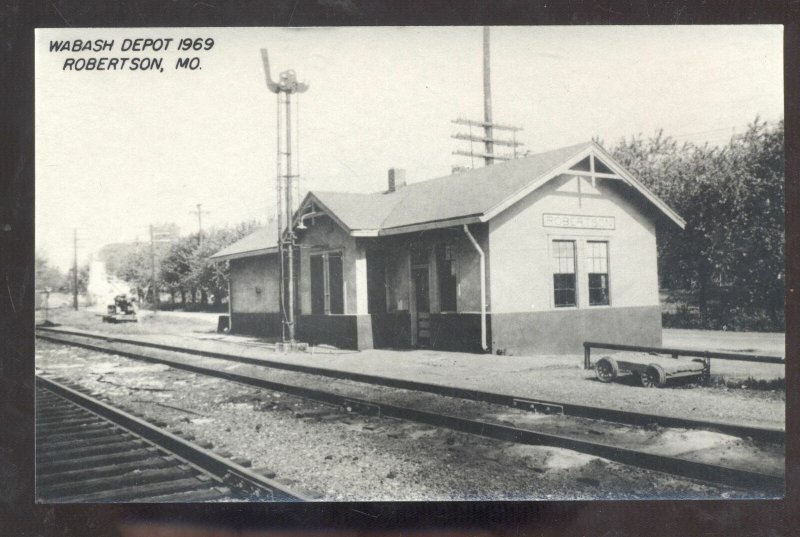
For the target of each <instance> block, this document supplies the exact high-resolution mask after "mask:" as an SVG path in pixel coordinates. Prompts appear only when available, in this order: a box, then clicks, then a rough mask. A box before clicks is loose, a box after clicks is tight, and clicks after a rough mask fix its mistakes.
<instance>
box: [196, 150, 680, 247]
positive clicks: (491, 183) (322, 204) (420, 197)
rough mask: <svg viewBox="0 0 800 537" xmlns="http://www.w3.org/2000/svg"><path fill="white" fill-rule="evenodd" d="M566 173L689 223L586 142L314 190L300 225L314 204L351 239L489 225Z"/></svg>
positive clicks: (245, 243)
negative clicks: (428, 174)
mask: <svg viewBox="0 0 800 537" xmlns="http://www.w3.org/2000/svg"><path fill="white" fill-rule="evenodd" d="M587 158H591V161H587ZM595 158H596V159H597V160H595ZM598 161H599V162H601V163H602V164H604V165H605V167H601V170H602V171H597V172H595V171H591V170H590V171H582V170H583V168H581V166H580V165H579V163H582V162H592V163H594V162H598ZM576 165H578V166H577V167H576ZM609 171H610V172H611V173H608V172H609ZM565 173H566V174H578V175H581V174H582V175H587V176H593V177H595V178H600V179H615V180H620V181H622V182H624V183H625V184H627V185H628V186H630V187H631V188H632V189H634V190H635V191H637V192H638V193H639V194H640V195H642V196H643V197H644V198H645V199H646V200H647V201H648V202H650V203H651V204H653V205H654V206H655V207H656V208H658V209H659V210H660V211H661V213H662V214H664V215H665V216H666V217H667V218H668V219H669V220H671V221H672V222H674V223H675V224H677V225H678V226H679V227H681V228H683V227H685V225H686V222H685V221H684V220H683V219H682V218H681V217H680V216H679V215H678V214H677V213H676V212H675V211H673V210H672V209H671V208H670V207H669V206H667V204H666V203H664V202H663V201H662V200H661V199H659V198H658V196H656V195H655V194H653V193H652V192H651V191H650V190H649V189H648V188H647V187H645V186H644V185H643V184H642V183H641V182H640V181H639V180H638V179H636V178H635V177H633V176H632V175H631V174H630V173H628V172H627V171H626V170H625V169H624V168H623V167H622V166H621V165H620V164H619V163H617V162H616V161H615V160H614V159H613V157H612V156H611V155H610V154H609V153H608V152H607V151H606V150H605V149H603V148H602V147H601V146H600V145H599V144H597V143H595V142H584V143H581V144H576V145H571V146H568V147H563V148H561V149H556V150H553V151H547V152H544V153H538V154H536V155H530V156H527V157H524V158H520V159H516V160H510V161H507V162H503V163H500V164H495V165H493V166H486V167H484V168H478V169H474V170H468V171H465V172H462V173H458V174H455V175H448V176H444V177H438V178H436V179H430V180H428V181H421V182H419V183H411V184H408V185H406V186H404V187H402V188H399V189H397V190H396V191H395V192H375V193H372V194H357V193H348V192H325V191H311V192H309V193H308V195H307V196H306V197H305V199H304V200H303V202H302V203H301V204H300V208H299V209H298V211H297V213H296V214H295V217H294V223H295V224H297V223H299V219H300V217H301V215H302V214H304V213H306V212H307V211H308V210H309V209H310V208H311V207H312V206H313V207H314V208H315V209H319V210H322V211H324V212H325V213H327V214H328V215H329V216H330V217H331V218H333V219H334V220H335V221H336V222H337V223H338V224H339V225H341V226H342V228H344V229H345V230H346V231H347V232H348V233H350V234H351V235H353V236H362V237H363V236H373V237H374V236H379V235H394V234H399V233H409V232H412V231H417V230H421V229H430V228H436V227H448V226H453V225H458V224H469V223H475V222H487V221H489V220H491V219H492V218H494V217H495V216H497V215H498V214H500V213H501V212H503V211H505V210H506V209H508V208H509V207H511V206H512V205H513V204H514V203H516V202H518V201H519V200H521V199H522V198H524V197H525V196H527V195H529V194H530V193H531V192H533V191H534V190H536V189H537V188H540V187H541V186H543V185H544V184H546V183H547V182H548V181H550V180H552V179H554V178H556V177H558V176H559V175H561V174H565ZM277 240H278V237H277V231H275V230H274V229H269V230H267V229H264V228H262V229H260V230H258V231H256V232H254V233H253V234H251V235H249V236H247V237H245V238H244V239H242V240H240V241H239V242H237V243H234V244H232V245H230V246H228V247H227V248H225V249H224V250H222V251H220V252H218V253H216V254H215V255H214V256H212V259H214V260H216V261H220V260H223V259H236V258H238V257H247V256H251V255H262V254H267V253H274V252H276V251H277Z"/></svg>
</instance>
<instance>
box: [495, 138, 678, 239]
mask: <svg viewBox="0 0 800 537" xmlns="http://www.w3.org/2000/svg"><path fill="white" fill-rule="evenodd" d="M586 157H591V158H592V170H591V171H588V172H587V171H578V170H573V169H571V168H573V167H574V166H575V165H576V164H578V163H579V162H581V161H582V160H583V159H585V158H586ZM594 157H599V158H600V159H601V160H602V162H603V164H605V165H606V166H607V167H608V168H609V169H610V170H611V171H612V172H613V173H610V174H609V173H598V172H596V171H594ZM564 174H565V175H579V176H584V177H590V178H592V180H593V181H594V179H616V180H620V181H622V182H624V183H625V184H627V185H628V186H630V187H631V188H633V189H634V190H636V191H637V192H639V193H640V194H641V195H642V196H644V197H645V199H647V200H648V201H649V202H651V203H652V204H653V205H655V206H656V207H657V208H658V209H659V210H660V211H661V212H662V213H663V214H664V215H665V216H666V217H667V218H669V219H670V220H671V221H672V222H674V223H675V224H676V225H677V226H678V227H680V228H681V229H684V228H685V227H686V221H685V220H684V219H683V218H681V217H680V215H678V213H676V212H675V211H673V210H672V209H671V208H670V207H669V206H668V205H667V204H666V203H664V202H663V201H662V200H661V198H659V197H658V196H656V195H655V194H654V193H653V192H652V191H650V189H648V188H647V187H646V186H644V184H642V183H641V181H639V180H638V179H636V178H635V177H633V176H632V175H631V174H630V173H628V172H627V171H626V170H625V168H623V167H622V166H621V165H619V164H618V163H617V162H616V161H615V160H614V158H613V157H612V156H611V155H610V154H609V153H608V152H607V151H606V150H605V149H603V148H602V147H601V146H600V145H599V144H597V143H596V142H592V144H591V145H589V146H588V147H586V148H585V149H582V150H581V151H579V152H578V153H576V154H575V155H574V156H573V157H570V158H569V159H567V160H566V161H565V162H564V163H563V164H560V165H559V166H557V167H555V168H553V169H552V170H550V171H549V172H547V173H545V174H542V175H541V176H539V177H538V178H537V179H535V180H534V181H532V182H531V183H528V185H527V186H526V187H525V188H523V189H522V190H519V191H517V192H515V193H514V194H513V195H511V196H509V197H508V198H506V199H504V200H503V201H501V202H500V203H499V204H497V205H496V206H494V207H493V208H491V209H490V210H489V211H487V212H486V213H484V214H483V215H481V217H480V221H481V222H488V221H489V220H491V219H492V218H494V217H495V216H497V215H498V214H500V213H502V212H503V211H505V210H506V209H508V208H509V207H511V206H512V205H514V204H515V203H517V202H518V201H520V200H521V199H523V198H525V197H526V196H528V195H529V194H530V193H532V192H534V191H535V190H537V189H539V188H541V187H542V186H543V185H544V184H545V183H547V182H549V181H551V180H552V179H555V178H556V177H558V176H560V175H564Z"/></svg>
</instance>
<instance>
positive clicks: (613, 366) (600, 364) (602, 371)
mask: <svg viewBox="0 0 800 537" xmlns="http://www.w3.org/2000/svg"><path fill="white" fill-rule="evenodd" d="M594 372H595V375H597V379H598V380H599V381H600V382H611V381H612V380H614V379H615V378H617V375H618V374H619V367H618V366H617V361H616V360H614V359H613V358H609V357H608V356H604V357H602V358H600V359H599V360H597V364H595V366H594Z"/></svg>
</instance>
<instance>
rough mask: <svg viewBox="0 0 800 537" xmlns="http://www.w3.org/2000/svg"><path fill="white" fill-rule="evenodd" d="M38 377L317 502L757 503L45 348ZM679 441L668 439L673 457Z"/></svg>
mask: <svg viewBox="0 0 800 537" xmlns="http://www.w3.org/2000/svg"><path fill="white" fill-rule="evenodd" d="M226 367H231V368H235V367H237V364H228V365H227V366H226ZM37 370H38V371H39V372H41V373H46V374H49V375H53V376H58V377H63V378H65V379H68V380H70V381H73V382H78V383H80V384H81V385H83V386H85V387H87V388H89V389H91V390H94V391H96V392H98V393H100V394H102V395H104V396H105V397H107V398H108V399H109V400H110V401H112V402H113V403H114V404H117V405H120V406H121V407H123V408H128V409H131V410H135V411H136V412H139V413H142V414H143V415H145V416H148V417H151V418H153V419H158V420H161V421H162V422H164V423H166V424H167V427H168V428H169V429H170V430H173V431H174V432H176V433H178V434H183V435H186V436H189V437H192V436H193V437H194V439H195V441H197V442H200V443H206V444H207V445H210V446H213V448H212V449H214V450H217V451H220V452H226V453H225V454H226V455H228V456H232V457H242V458H245V459H249V460H250V461H251V462H252V465H253V467H254V468H255V469H256V470H257V471H259V472H260V473H263V474H265V475H267V476H272V474H274V476H273V477H274V478H275V479H277V480H279V481H282V482H284V483H286V484H288V485H291V486H294V487H299V488H302V489H305V490H308V491H310V492H311V493H312V496H314V497H316V498H319V499H325V500H423V499H425V500H432V499H439V500H446V499H452V500H458V499H579V498H647V497H663V498H676V497H691V498H720V497H746V496H751V495H749V494H746V493H743V492H741V491H734V490H726V489H723V488H719V487H715V486H708V485H704V484H700V483H695V482H692V481H690V480H685V479H678V478H674V477H672V476H669V475H666V474H661V473H657V472H650V471H646V470H640V469H636V468H632V467H627V466H623V465H619V464H616V463H613V462H609V461H606V460H603V459H599V458H596V457H591V456H587V455H583V454H579V453H575V452H572V451H569V450H561V449H555V448H546V447H538V446H523V445H519V444H513V443H509V442H500V441H494V440H489V439H484V438H480V437H475V436H471V435H466V434H461V433H456V432H452V431H448V430H446V429H440V428H436V427H430V426H425V425H419V424H413V423H408V422H401V421H398V420H392V419H387V418H377V417H366V416H361V415H352V414H345V413H344V412H342V411H341V410H340V409H339V408H336V407H331V406H326V405H322V404H319V403H314V402H309V401H306V400H303V399H299V398H296V397H290V396H287V395H285V394H280V393H277V392H272V391H265V390H259V389H255V388H250V387H246V386H242V385H237V384H234V383H231V382H227V381H224V380H221V379H215V378H209V377H202V376H198V375H194V374H190V373H187V372H182V371H176V370H172V369H169V368H166V367H165V366H160V365H149V364H142V363H140V362H136V361H133V360H130V359H126V358H121V357H118V356H113V355H106V354H100V353H96V352H91V351H87V350H83V349H76V348H70V347H63V346H60V345H54V344H49V343H43V342H39V343H38V344H37ZM236 372H237V373H240V371H238V370H237V371H236ZM682 441H683V440H682V439H681V437H679V436H678V437H675V438H674V439H673V443H674V444H675V445H679V444H680V443H681V442H682ZM709 441H711V442H713V441H714V440H709Z"/></svg>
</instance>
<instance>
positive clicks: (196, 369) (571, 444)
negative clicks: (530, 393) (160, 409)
mask: <svg viewBox="0 0 800 537" xmlns="http://www.w3.org/2000/svg"><path fill="white" fill-rule="evenodd" d="M40 337H41V336H40ZM44 339H48V340H51V341H56V342H59V343H65V344H68V345H74V346H77V347H82V348H86V349H89V350H94V351H97V352H103V353H113V354H117V355H119V356H125V357H129V358H133V359H136V360H141V361H144V362H148V363H155V364H162V365H167V366H169V367H173V368H175V369H181V370H185V371H189V372H192V373H197V374H201V375H205V376H211V377H217V378H222V379H225V380H228V381H232V382H237V383H240V384H243V385H247V386H254V387H257V388H265V389H269V390H274V391H280V392H283V393H287V394H290V395H295V396H298V397H302V398H305V399H311V400H314V401H319V402H322V403H328V404H331V405H335V406H341V407H343V408H344V409H345V410H347V411H348V412H352V411H356V412H361V413H365V414H371V415H378V416H384V417H390V418H397V419H402V420H406V421H413V422H417V423H423V424H426V425H433V426H436V427H445V428H448V429H451V430H454V431H459V432H464V433H469V434H474V435H477V436H482V437H486V438H491V439H495V440H503V441H510V442H515V443H519V444H528V445H544V446H551V447H559V448H565V449H570V450H573V451H579V452H581V453H586V454H590V455H595V456H598V457H603V458H606V459H608V460H611V461H614V462H618V463H621V464H627V465H630V466H636V467H639V468H644V469H648V470H655V471H659V472H664V473H668V474H671V475H675V476H680V477H685V478H688V479H694V480H699V481H705V482H709V483H714V484H718V485H719V484H722V485H727V486H731V487H736V488H744V489H751V490H760V491H764V492H767V493H769V494H770V495H775V497H779V496H781V495H782V494H783V490H784V486H785V479H784V477H783V476H782V475H772V474H765V473H761V472H753V471H748V470H741V469H736V468H730V467H726V466H719V465H714V464H708V463H703V462H696V461H689V460H685V459H680V458H676V457H670V456H665V455H658V454H654V453H647V452H643V451H637V450H633V449H627V448H621V447H617V446H613V445H608V444H601V443H598V442H589V441H585V440H578V439H575V438H571V437H566V436H559V435H554V434H549V433H541V432H537V431H533V430H530V429H520V428H518V427H514V426H509V425H500V424H494V423H488V422H485V421H480V420H473V419H468V418H462V417H458V416H453V415H448V414H441V413H436V412H430V411H426V410H418V409H412V408H408V407H402V406H398V405H392V404H387V403H378V402H374V401H368V400H364V399H359V398H354V397H348V396H345V395H340V394H336V393H331V392H326V391H323V390H318V389H315V388H308V387H305V386H297V385H292V384H285V383H280V382H275V381H269V380H265V379H260V378H254V377H249V376H246V375H240V374H236V373H231V372H228V371H219V370H216V369H213V368H207V367H203V366H199V365H192V364H187V363H183V362H175V361H172V360H168V359H165V358H159V357H155V356H147V355H144V354H140V353H134V352H129V351H119V350H110V349H108V348H103V347H101V346H97V345H92V344H90V343H84V342H77V341H69V340H66V339H64V340H59V339H58V338H54V337H50V336H45V337H44Z"/></svg>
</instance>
